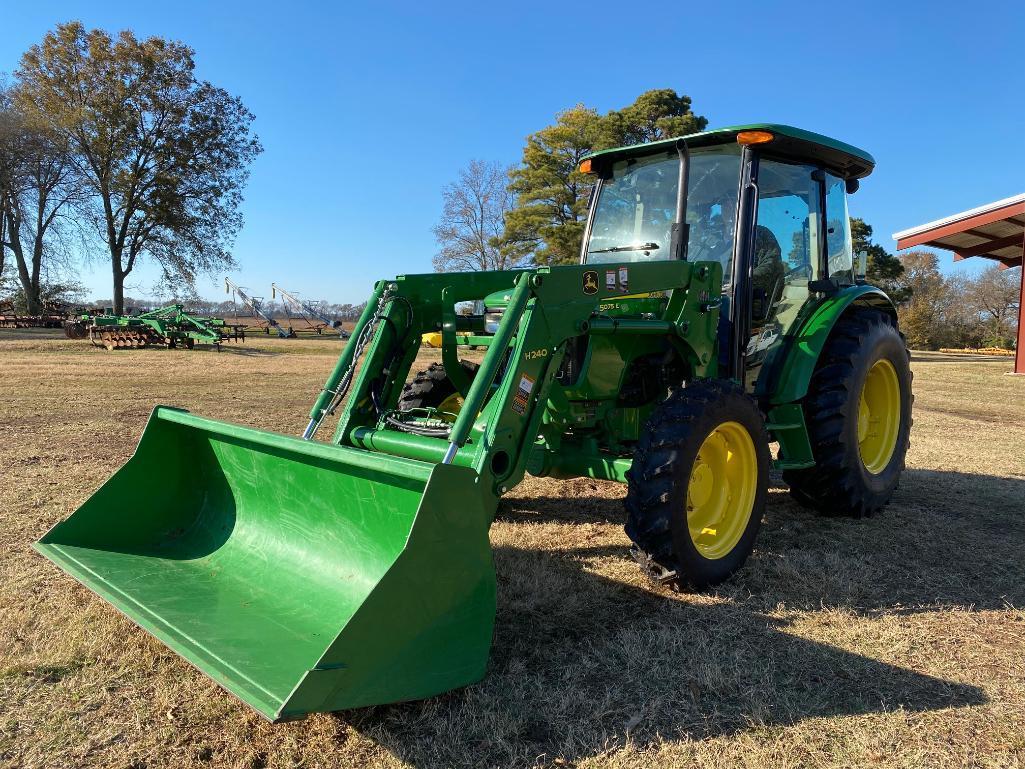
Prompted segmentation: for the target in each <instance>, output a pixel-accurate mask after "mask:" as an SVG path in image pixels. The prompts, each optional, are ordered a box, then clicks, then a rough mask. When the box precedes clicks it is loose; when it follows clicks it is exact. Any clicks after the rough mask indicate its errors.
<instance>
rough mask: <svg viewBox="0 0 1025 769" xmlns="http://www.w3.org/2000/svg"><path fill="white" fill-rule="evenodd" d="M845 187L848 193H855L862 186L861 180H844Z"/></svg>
mask: <svg viewBox="0 0 1025 769" xmlns="http://www.w3.org/2000/svg"><path fill="white" fill-rule="evenodd" d="M844 187H845V188H846V189H847V194H848V195H853V194H854V193H855V192H857V191H858V189H859V188H860V187H861V182H859V181H858V180H857V179H848V180H847V181H846V182H844Z"/></svg>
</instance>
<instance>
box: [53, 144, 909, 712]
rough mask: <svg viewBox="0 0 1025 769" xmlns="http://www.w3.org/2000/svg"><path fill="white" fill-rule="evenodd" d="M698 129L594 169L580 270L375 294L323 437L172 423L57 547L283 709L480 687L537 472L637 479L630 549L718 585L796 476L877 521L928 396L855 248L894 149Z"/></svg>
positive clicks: (835, 505) (175, 640)
mask: <svg viewBox="0 0 1025 769" xmlns="http://www.w3.org/2000/svg"><path fill="white" fill-rule="evenodd" d="M690 140H691V141H692V142H693V146H692V147H691V146H689V145H688V140H687V139H680V140H675V141H673V142H669V143H666V142H661V143H656V144H654V145H651V146H650V147H647V148H645V147H641V148H626V149H619V150H611V151H609V152H605V153H601V154H599V155H595V156H594V157H593V158H591V159H589V160H585V161H584V165H583V166H582V171H584V172H585V173H592V174H596V175H597V177H598V178H597V180H596V191H595V193H594V194H593V196H592V209H591V212H590V214H589V218H588V223H587V230H586V233H585V236H584V240H583V247H582V258H581V262H582V263H581V264H580V265H574V266H559V267H538V268H533V269H523V270H513V271H507V272H472V273H455V274H431V275H403V276H399V277H397V278H395V279H393V280H382V281H379V282H378V283H377V284H376V285H375V287H374V291H373V294H372V295H371V297H370V300H369V301H368V302H367V305H366V307H365V309H364V311H363V313H362V316H361V317H360V319H359V321H358V322H357V324H356V327H355V328H354V329H353V331H352V335H351V337H350V338H349V340H348V341H347V344H346V346H345V348H344V349H343V351H342V354H341V356H340V357H339V360H338V362H337V364H336V366H335V368H334V370H333V371H332V373H331V374H330V376H329V377H328V380H327V382H326V383H325V385H324V387H323V389H322V390H321V393H320V395H319V396H318V398H317V399H316V402H315V403H314V405H313V408H312V410H311V412H310V420H309V423H308V425H307V426H306V429H305V431H304V432H303V438H302V439H299V438H292V437H287V436H283V435H278V434H273V433H268V432H263V431H259V430H253V429H250V428H246V427H239V426H236V425H231V424H226V423H223V422H217V421H213V420H210V419H205V418H202V417H198V416H194V415H192V414H189V413H188V412H185V411H181V410H178V409H173V408H168V407H163V406H161V407H158V408H157V409H156V410H155V411H154V412H153V415H152V416H151V418H150V421H149V423H148V425H147V427H146V430H145V432H144V434H143V436H142V439H141V441H140V443H139V447H138V449H137V451H136V453H135V455H134V456H133V457H132V458H131V459H130V460H129V461H128V463H127V464H126V465H125V466H124V467H123V468H121V469H120V470H119V471H118V472H117V473H116V474H115V475H114V476H113V477H112V478H111V479H110V480H109V481H107V483H106V484H104V485H103V486H102V487H101V488H100V489H99V490H98V491H97V492H96V493H95V494H94V495H93V496H92V497H91V498H90V499H89V500H88V501H86V503H85V504H84V505H83V506H82V507H81V508H79V509H78V510H77V511H76V512H75V513H74V514H72V515H71V517H70V518H68V519H67V520H65V521H64V522H62V523H60V524H58V525H57V526H55V527H54V528H53V529H52V530H51V531H50V532H48V533H47V534H46V535H45V536H44V537H43V538H42V540H40V542H39V543H37V545H36V547H37V549H38V550H39V551H40V552H41V553H42V554H43V555H44V556H46V557H47V558H49V559H50V560H52V561H53V562H55V563H56V564H58V565H59V566H60V567H61V568H63V569H64V570H65V571H67V572H68V573H70V574H72V575H73V576H74V577H75V578H77V579H78V580H79V581H80V582H82V583H83V584H84V585H86V586H87V587H89V588H90V589H92V590H93V591H94V592H96V593H97V594H99V595H100V596H102V597H103V598H105V599H106V600H107V601H109V602H110V603H112V604H113V605H114V606H116V607H117V608H118V609H120V610H121V611H122V612H123V613H124V614H125V615H127V616H128V617H129V618H130V619H131V620H133V621H134V622H136V623H137V624H139V625H140V626H142V627H143V628H145V629H146V630H148V631H149V632H151V633H152V634H153V635H155V636H156V637H158V638H160V639H161V640H162V641H163V642H165V643H166V644H167V645H168V646H170V647H171V648H172V649H174V650H175V651H176V652H178V653H179V654H181V655H182V656H183V657H185V658H186V659H188V660H189V661H190V662H192V663H193V664H194V665H196V666H197V667H198V668H199V669H200V670H201V671H203V672H204V673H206V674H207V675H209V676H210V677H211V678H213V679H214V680H215V681H217V682H218V683H219V684H221V685H222V686H223V687H224V688H226V689H227V690H229V691H230V692H232V693H234V694H235V695H237V696H238V697H240V698H241V699H242V700H244V701H245V702H247V703H248V704H250V705H251V706H252V707H253V708H255V709H256V710H257V711H259V712H260V713H261V714H263V715H264V716H265V717H267V718H269V719H271V720H275V721H278V720H286V719H290V718H297V717H300V716H303V715H304V714H307V713H311V712H324V711H333V710H341V709H346V708H352V707H358V706H363V705H377V704H385V703H391V702H399V701H405V700H414V699H420V698H424V697H429V696H431V695H434V694H437V693H440V692H443V691H446V690H449V689H453V688H456V687H459V686H463V685H467V684H470V683H473V682H474V681H477V680H479V679H480V678H481V677H482V676H483V675H484V672H485V669H486V665H487V659H488V653H489V648H490V644H491V636H492V630H493V625H494V617H495V606H496V578H495V572H494V566H493V563H492V557H491V551H490V546H489V540H488V529H489V527H490V525H491V522H492V520H493V519H494V517H495V513H496V510H497V508H498V500H499V498H500V497H501V496H502V495H503V494H505V493H506V492H507V491H508V490H509V489H511V488H513V487H514V486H516V485H517V484H518V483H519V482H520V481H521V480H522V479H523V477H524V476H525V475H526V474H527V473H530V474H532V475H535V476H549V477H553V478H571V477H590V478H596V479H602V480H609V481H616V482H620V483H625V484H626V485H627V492H626V497H625V507H626V526H625V529H626V533H627V535H628V536H629V537H630V539H631V540H632V541H633V543H634V547H633V548H632V551H631V552H632V555H633V557H634V558H635V559H636V560H637V561H638V563H639V564H640V566H641V568H642V569H643V570H644V571H645V573H647V574H648V575H649V576H650V577H652V578H654V579H656V580H658V581H659V582H661V583H664V584H674V585H677V586H689V587H693V588H703V587H706V586H709V585H714V584H717V583H720V582H722V581H724V580H726V579H728V578H730V576H731V575H732V574H734V573H735V572H736V571H737V570H738V569H740V568H741V567H742V566H743V564H744V562H745V560H746V559H747V557H748V556H749V555H750V553H751V552H752V549H753V547H754V543H755V538H756V536H757V533H758V529H759V526H760V524H761V520H762V517H763V513H764V511H765V502H766V498H767V496H768V486H769V471H770V469H771V468H772V467H775V468H776V469H779V470H782V471H784V478H785V479H786V480H787V482H788V483H789V484H790V486H791V490H792V493H793V494H794V496H795V497H796V498H797V499H798V500H799V501H800V502H801V503H802V504H806V505H808V506H810V507H814V508H815V509H816V510H819V511H820V512H822V513H825V514H832V515H837V514H846V515H867V514H871V513H874V512H875V511H877V510H879V509H880V508H881V507H882V506H883V505H885V504H886V502H887V501H888V500H889V498H890V496H891V495H892V493H893V490H894V488H895V487H896V484H897V480H898V478H899V475H900V472H901V470H902V468H903V465H904V456H905V452H906V450H907V446H908V430H909V429H910V424H911V420H910V407H911V390H910V381H911V380H910V373H909V368H908V356H907V350H906V347H905V345H904V342H903V339H902V338H901V336H900V334H899V332H898V330H897V323H896V313H895V312H894V310H893V306H892V304H891V303H890V302H889V300H888V298H887V297H886V295H885V294H883V293H882V292H881V291H879V290H878V289H875V288H873V287H870V286H867V285H865V284H864V281H863V276H861V275H859V274H858V272H857V271H856V270H855V268H854V264H853V255H852V254H851V253H850V238H849V235H850V233H849V223H848V218H847V209H846V197H845V196H846V194H849V193H850V192H853V190H854V189H855V188H856V184H855V182H856V181H857V179H858V178H860V177H861V176H864V175H865V174H867V173H868V171H869V170H870V167H871V158H870V157H869V156H867V155H866V154H865V153H861V152H860V151H857V152H855V151H853V148H850V147H848V145H843V144H840V143H837V142H826V143H824V141H823V137H818V136H817V135H816V134H809V133H807V132H803V131H798V130H797V129H790V128H787V127H785V126H766V125H758V126H743V127H739V128H736V129H725V130H720V131H715V132H707V133H705V134H700V135H696V136H694V137H690ZM827 224H828V226H827ZM781 244H785V245H786V247H787V250H786V252H785V253H786V254H787V256H786V263H785V264H784V262H783V254H784V251H783V249H782V247H781ZM470 307H472V308H473V309H472V310H471V311H470V312H469V314H466V313H465V309H466V308H470ZM460 309H463V310H464V311H463V312H460V311H459V310H460ZM425 336H427V337H428V338H436V339H439V340H440V344H441V355H440V357H441V361H440V363H439V362H436V363H433V364H432V365H431V366H430V367H429V368H427V369H426V370H422V371H419V372H417V371H415V370H414V365H415V363H416V359H417V354H418V352H419V350H420V347H421V345H422V344H423V343H424V338H425ZM471 345H472V346H478V347H483V348H485V350H486V353H485V354H484V356H483V360H481V361H480V363H479V364H477V363H475V362H472V361H467V360H461V359H460V358H459V352H460V350H461V349H465V348H466V347H468V346H471ZM823 362H827V363H828V365H823ZM333 415H337V417H338V422H337V426H336V428H335V431H334V434H333V436H332V437H331V438H330V440H329V441H324V442H319V441H315V440H314V438H315V436H316V434H317V432H318V430H319V429H320V428H321V427H322V426H323V425H324V424H325V422H326V421H327V420H328V419H329V418H330V417H332V416H333ZM770 443H776V444H778V447H779V448H778V450H777V451H776V453H775V456H772V455H771V454H770V448H769V447H770Z"/></svg>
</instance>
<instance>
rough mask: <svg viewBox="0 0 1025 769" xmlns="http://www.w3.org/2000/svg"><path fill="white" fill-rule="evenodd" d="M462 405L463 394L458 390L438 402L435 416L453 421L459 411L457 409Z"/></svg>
mask: <svg viewBox="0 0 1025 769" xmlns="http://www.w3.org/2000/svg"><path fill="white" fill-rule="evenodd" d="M462 407H463V396H462V395H460V394H459V393H458V392H454V393H452V394H451V395H450V396H448V397H447V398H445V400H443V401H442V402H441V403H439V404H438V415H437V416H438V418H439V419H443V420H445V421H446V422H454V421H455V415H456V414H458V413H459V409H461V408H462Z"/></svg>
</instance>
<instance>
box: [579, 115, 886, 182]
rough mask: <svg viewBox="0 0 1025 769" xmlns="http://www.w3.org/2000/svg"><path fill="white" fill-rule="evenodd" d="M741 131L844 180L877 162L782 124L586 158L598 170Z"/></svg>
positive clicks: (861, 152)
mask: <svg viewBox="0 0 1025 769" xmlns="http://www.w3.org/2000/svg"><path fill="white" fill-rule="evenodd" d="M741 131H768V132H769V133H771V134H772V135H773V136H774V137H775V138H774V139H773V140H772V141H771V142H768V143H767V144H760V145H758V146H759V147H760V148H763V149H764V150H765V151H766V152H769V153H771V154H773V155H778V156H782V157H785V158H788V159H793V160H806V161H813V162H818V163H821V164H822V165H824V166H825V167H826V168H828V169H829V170H830V171H832V172H833V173H835V174H837V175H838V176H840V177H842V178H844V179H861V178H863V177H865V176H868V175H869V174H870V173H872V169H873V168H875V164H876V161H875V158H873V157H872V156H871V155H870V154H868V153H867V152H865V150H862V149H858V148H857V147H854V146H852V145H850V144H846V143H844V142H841V141H837V140H836V139H830V138H829V137H828V136H823V135H822V134H817V133H813V132H811V131H805V130H803V129H801V128H794V127H793V126H788V125H781V124H779V123H752V124H750V125H737V126H727V127H725V128H714V129H712V130H710V131H702V132H701V133H696V134H689V135H687V136H676V137H673V138H671V139H662V140H660V141H657V142H649V143H647V144H634V145H631V146H628V147H616V148H614V149H608V150H599V151H598V152H592V153H591V154H589V155H588V156H587V157H589V158H593V159H595V160H598V162H599V168H600V166H601V165H604V164H605V162H611V161H616V160H621V159H624V158H631V157H638V156H642V155H648V154H651V153H653V152H658V151H666V150H671V149H672V148H673V147H675V146H676V143H677V142H678V141H680V140H681V139H683V140H684V141H686V142H687V146H688V147H690V148H691V149H695V148H697V147H708V146H713V145H716V144H726V143H729V142H735V141H736V140H737V134H739V133H740V132H741Z"/></svg>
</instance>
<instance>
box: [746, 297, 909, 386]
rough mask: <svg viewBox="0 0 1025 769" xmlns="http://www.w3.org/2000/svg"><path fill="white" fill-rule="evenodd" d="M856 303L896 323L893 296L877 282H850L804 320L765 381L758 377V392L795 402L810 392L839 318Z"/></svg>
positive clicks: (788, 340) (789, 339)
mask: <svg viewBox="0 0 1025 769" xmlns="http://www.w3.org/2000/svg"><path fill="white" fill-rule="evenodd" d="M857 307H869V308H874V309H877V310H881V311H883V312H885V313H887V314H888V315H890V316H891V317H892V318H893V323H894V325H896V324H897V310H896V308H895V307H894V305H893V302H892V301H891V300H890V298H889V297H888V296H887V295H886V294H885V293H884V292H883V291H882V290H881V289H878V288H876V287H875V286H851V287H849V288H845V289H842V290H840V291H839V292H837V293H836V294H834V295H832V296H830V297H827V298H826V299H825V300H824V301H823V302H822V303H821V304H819V305H818V307H816V308H815V309H814V310H813V311H812V312H811V314H810V315H809V316H808V317H807V318H806V319H805V320H804V322H803V323H802V324H801V326H800V327H799V329H798V330H797V332H796V333H794V334H793V335H792V336H790V337H789V338H788V339H787V340H786V341H785V342H784V347H783V349H781V350H780V351H779V355H780V358H779V359H778V363H777V365H775V366H773V367H772V370H771V371H768V372H766V373H768V374H769V375H770V376H769V377H767V378H764V377H763V379H766V381H765V383H764V385H763V383H762V381H759V383H758V384H759V387H758V391H759V392H758V394H759V395H762V396H763V397H765V398H766V399H767V401H768V403H769V404H771V405H773V406H775V405H779V404H782V403H793V402H794V401H798V400H800V399H801V398H803V397H804V396H805V395H807V393H808V386H809V384H810V383H811V376H812V374H813V373H814V371H815V365H816V364H817V363H818V360H819V355H820V354H821V353H822V348H823V347H825V345H826V341H827V340H828V339H829V335H830V334H831V333H832V331H833V326H835V325H836V321H837V320H838V319H839V318H840V317H841V316H842V315H843V314H844V313H845V312H848V311H850V310H853V309H854V308H857Z"/></svg>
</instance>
